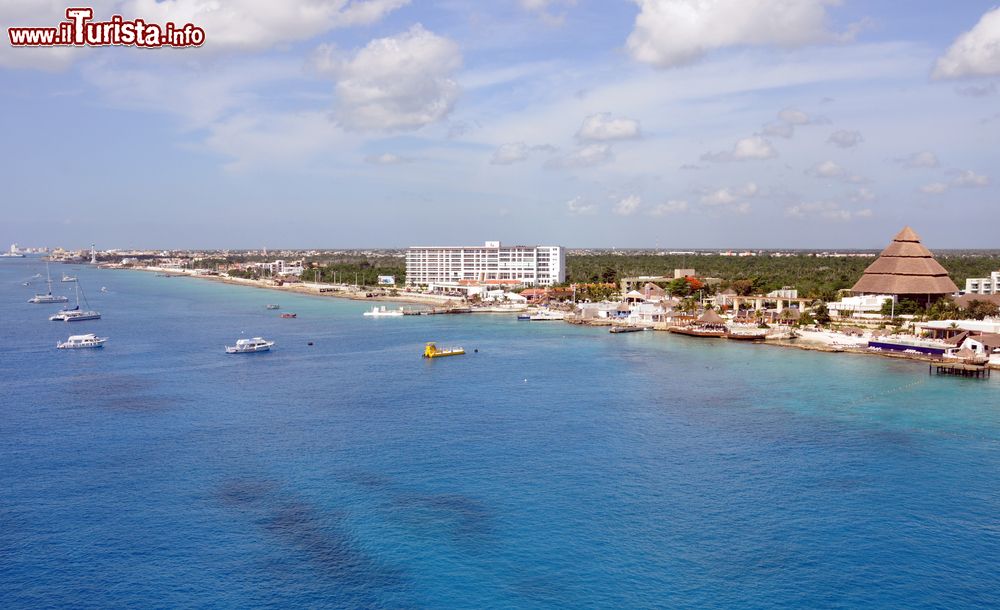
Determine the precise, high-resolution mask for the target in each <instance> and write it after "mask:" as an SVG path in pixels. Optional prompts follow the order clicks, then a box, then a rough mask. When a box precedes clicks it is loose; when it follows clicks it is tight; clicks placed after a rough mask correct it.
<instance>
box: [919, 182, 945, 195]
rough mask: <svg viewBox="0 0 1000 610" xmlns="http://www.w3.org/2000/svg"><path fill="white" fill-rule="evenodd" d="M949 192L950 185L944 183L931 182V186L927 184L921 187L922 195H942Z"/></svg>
mask: <svg viewBox="0 0 1000 610" xmlns="http://www.w3.org/2000/svg"><path fill="white" fill-rule="evenodd" d="M947 190H948V185H947V184H945V183H944V182H931V183H930V184H925V185H923V186H922V187H920V192H921V193H927V194H928V195H940V194H941V193H944V192H946V191H947Z"/></svg>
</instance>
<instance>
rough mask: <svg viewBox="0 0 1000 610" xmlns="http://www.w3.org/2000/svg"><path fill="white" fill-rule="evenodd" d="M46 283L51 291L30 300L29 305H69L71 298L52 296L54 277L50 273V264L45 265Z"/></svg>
mask: <svg viewBox="0 0 1000 610" xmlns="http://www.w3.org/2000/svg"><path fill="white" fill-rule="evenodd" d="M45 276H46V278H47V279H46V280H45V283H46V284H47V285H48V287H49V290H48V292H46V293H45V294H36V295H35V296H34V297H32V298H30V299H28V302H29V303H69V297H64V296H60V295H54V294H52V275H51V274H50V273H49V263H48V261H46V263H45Z"/></svg>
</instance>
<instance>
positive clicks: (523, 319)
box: [517, 313, 531, 322]
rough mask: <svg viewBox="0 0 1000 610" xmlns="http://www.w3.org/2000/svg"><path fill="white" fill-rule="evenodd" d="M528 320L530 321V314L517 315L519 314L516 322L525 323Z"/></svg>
mask: <svg viewBox="0 0 1000 610" xmlns="http://www.w3.org/2000/svg"><path fill="white" fill-rule="evenodd" d="M530 319H531V314H530V313H519V314H517V320H518V322H527V321H528V320H530Z"/></svg>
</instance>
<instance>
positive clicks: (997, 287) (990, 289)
mask: <svg viewBox="0 0 1000 610" xmlns="http://www.w3.org/2000/svg"><path fill="white" fill-rule="evenodd" d="M965 293H966V294H1000V271H994V272H993V273H991V274H990V277H970V278H969V279H967V280H965Z"/></svg>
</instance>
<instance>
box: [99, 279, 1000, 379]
mask: <svg viewBox="0 0 1000 610" xmlns="http://www.w3.org/2000/svg"><path fill="white" fill-rule="evenodd" d="M107 268H109V269H121V270H125V271H143V272H147V273H162V274H168V275H170V276H176V277H190V278H197V279H206V280H212V281H216V282H221V283H224V284H230V285H233V286H246V287H248V288H260V289H264V290H273V291H276V292H290V293H294V294H301V295H306V296H314V297H330V298H336V299H347V300H351V301H375V302H385V303H401V304H410V305H422V306H428V307H434V306H441V305H445V306H455V305H463V304H464V303H465V300H464V299H462V298H459V297H450V296H444V295H428V294H423V293H412V292H405V291H400V293H399V294H397V295H395V296H392V295H385V294H372V293H370V292H367V291H364V290H354V289H353V288H352V287H351V286H350V285H346V284H316V283H311V282H297V283H294V284H286V285H282V286H276V285H274V284H272V283H269V282H268V281H267V280H249V279H242V278H230V277H221V276H217V275H204V274H195V273H187V272H183V271H182V272H178V271H177V270H173V269H166V268H163V267H107ZM321 289H327V291H325V292H321V291H320V290H321ZM394 290H398V289H394ZM369 294H372V296H368V295H369ZM488 313H498V312H495V311H490V312H488ZM501 313H502V312H501ZM509 313H517V312H516V311H514V310H511V311H510V312H509ZM562 321H563V322H564V323H569V324H575V325H580V326H596V327H607V326H611V325H612V324H611V322H610V321H606V320H593V321H589V320H588V321H580V320H575V319H573V318H572V317H568V318H566V319H565V320H562ZM653 330H661V331H662V330H666V329H665V328H663V329H660V328H654V329H653ZM817 334H818V335H819V336H823V337H826V338H827V339H829V336H828V334H829V333H826V332H824V333H817ZM755 343H760V344H764V345H771V346H774V347H782V348H792V349H798V350H804V351H813V352H827V353H843V354H853V355H860V356H879V357H883V358H893V359H896V360H909V361H915V362H925V363H934V362H940V361H941V360H940V359H936V358H932V357H929V356H926V355H923V354H905V353H897V352H886V351H882V352H875V351H871V350H869V349H867V342H864V343H865V346H864V347H862V346H861V343H858V345H857V346H844V345H836V346H834V345H831V344H830V343H829V342H827V341H824V340H820V339H818V338H816V337H813V338H806V339H802V338H800V339H799V340H789V339H778V340H769V341H757V342H755ZM986 367H987V368H990V369H994V370H1000V364H996V363H988V364H987V365H986Z"/></svg>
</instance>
